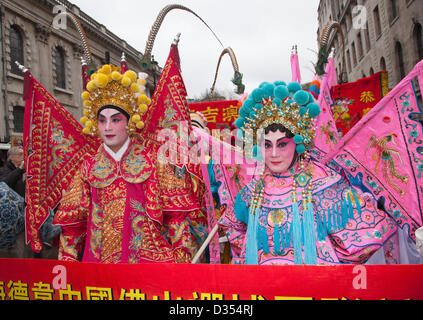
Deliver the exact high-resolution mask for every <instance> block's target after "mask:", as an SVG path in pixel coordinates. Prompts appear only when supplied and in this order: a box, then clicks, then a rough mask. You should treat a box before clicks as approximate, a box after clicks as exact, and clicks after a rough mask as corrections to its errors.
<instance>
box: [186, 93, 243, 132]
mask: <svg viewBox="0 0 423 320" xmlns="http://www.w3.org/2000/svg"><path fill="white" fill-rule="evenodd" d="M239 108H240V105H239V104H238V100H224V101H210V102H199V103H190V104H189V109H190V111H191V112H201V113H202V114H203V116H204V117H205V118H206V120H207V127H208V128H209V129H210V130H212V129H225V128H228V129H229V128H230V127H231V126H232V123H233V122H234V121H235V120H236V119H238V117H239V115H238V111H239Z"/></svg>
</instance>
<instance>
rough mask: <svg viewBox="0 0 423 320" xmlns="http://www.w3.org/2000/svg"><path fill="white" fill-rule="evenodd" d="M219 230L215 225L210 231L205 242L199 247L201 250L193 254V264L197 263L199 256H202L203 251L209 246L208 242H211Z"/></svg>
mask: <svg viewBox="0 0 423 320" xmlns="http://www.w3.org/2000/svg"><path fill="white" fill-rule="evenodd" d="M218 228H219V225H217V224H216V225H215V226H214V227H213V229H212V231H211V232H210V233H209V235H208V237H207V239H206V241H204V243H203V245H202V246H201V248H200V249H199V250H198V252H197V253H196V254H195V256H194V258H193V259H192V262H191V263H193V264H195V263H197V262H198V259H199V258H200V257H201V255H202V254H203V252H204V250H205V249H206V248H207V246H208V245H209V243H210V241H212V240H213V238H214V235H215V234H216V232H217V230H218Z"/></svg>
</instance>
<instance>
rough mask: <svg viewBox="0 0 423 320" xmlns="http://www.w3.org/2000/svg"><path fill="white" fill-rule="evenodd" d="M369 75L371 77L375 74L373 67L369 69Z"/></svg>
mask: <svg viewBox="0 0 423 320" xmlns="http://www.w3.org/2000/svg"><path fill="white" fill-rule="evenodd" d="M369 73H370V75H371V76H372V75H374V74H375V71H374V70H373V67H370V72H369Z"/></svg>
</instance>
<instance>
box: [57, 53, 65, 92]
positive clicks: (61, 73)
mask: <svg viewBox="0 0 423 320" xmlns="http://www.w3.org/2000/svg"><path fill="white" fill-rule="evenodd" d="M55 53H56V59H55V63H56V87H58V88H62V89H66V74H65V53H64V51H63V49H62V48H60V47H56V52H55Z"/></svg>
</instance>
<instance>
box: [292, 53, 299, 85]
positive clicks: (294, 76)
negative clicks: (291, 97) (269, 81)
mask: <svg viewBox="0 0 423 320" xmlns="http://www.w3.org/2000/svg"><path fill="white" fill-rule="evenodd" d="M291 72H292V81H293V82H298V83H301V71H300V63H299V61H298V52H297V46H296V45H295V46H293V47H292V53H291Z"/></svg>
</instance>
